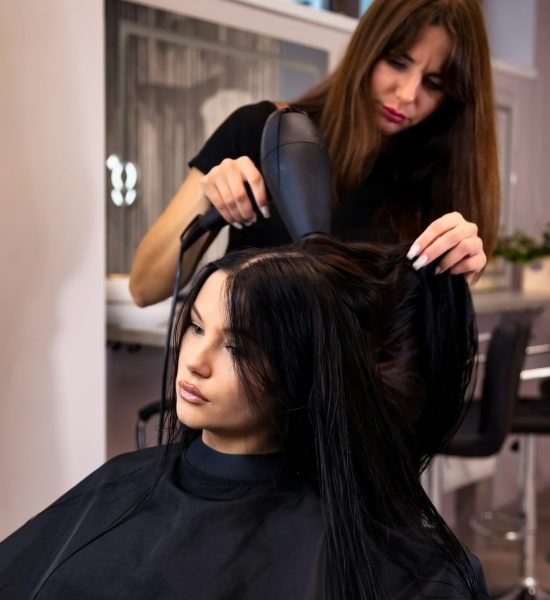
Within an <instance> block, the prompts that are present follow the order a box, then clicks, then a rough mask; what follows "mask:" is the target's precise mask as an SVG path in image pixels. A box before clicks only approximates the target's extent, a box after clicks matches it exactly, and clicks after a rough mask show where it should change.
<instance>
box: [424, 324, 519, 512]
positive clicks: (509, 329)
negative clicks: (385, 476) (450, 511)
mask: <svg viewBox="0 0 550 600" xmlns="http://www.w3.org/2000/svg"><path fill="white" fill-rule="evenodd" d="M529 333H530V326H529V325H528V324H526V323H522V322H513V321H509V322H508V321H506V322H503V323H501V324H499V325H497V326H496V327H495V329H494V330H493V333H492V335H491V340H490V342H489V347H488V350H487V355H486V361H485V374H484V378H483V387H482V392H481V398H480V399H479V400H476V401H474V402H472V403H471V404H470V405H469V406H468V409H467V411H466V413H465V415H464V418H463V421H462V423H461V425H460V427H459V429H458V431H457V432H456V433H455V435H454V436H453V438H452V439H451V440H450V442H449V443H448V445H447V446H446V447H445V449H444V450H443V451H442V452H441V454H443V455H445V456H455V457H462V458H485V457H489V456H493V455H495V454H497V453H498V452H499V450H500V449H501V447H502V445H503V444H504V441H505V439H506V436H507V435H508V433H509V431H510V428H511V426H512V416H513V414H514V409H515V403H516V398H517V394H518V386H519V380H520V373H521V369H522V365H523V361H524V357H525V349H526V348H527V343H528V340H529ZM427 491H428V494H429V496H430V498H431V500H432V503H433V504H434V506H435V507H436V508H437V509H438V510H441V503H442V496H443V464H442V461H441V460H438V459H436V460H435V461H434V462H433V463H432V465H431V466H430V468H429V471H428V474H427Z"/></svg>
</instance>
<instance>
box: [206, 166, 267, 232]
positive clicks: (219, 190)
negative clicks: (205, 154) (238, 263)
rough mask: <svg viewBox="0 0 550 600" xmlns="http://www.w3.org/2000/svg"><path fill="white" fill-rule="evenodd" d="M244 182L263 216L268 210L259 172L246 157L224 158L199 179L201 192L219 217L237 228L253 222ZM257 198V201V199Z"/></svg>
mask: <svg viewBox="0 0 550 600" xmlns="http://www.w3.org/2000/svg"><path fill="white" fill-rule="evenodd" d="M245 183H248V184H249V185H250V188H251V190H252V191H253V193H254V192H255V194H254V195H255V196H256V195H257V199H256V200H257V202H258V204H259V208H260V210H261V211H262V214H264V216H265V215H266V214H268V213H266V207H267V195H266V191H265V185H264V182H263V178H262V176H261V175H260V172H259V171H258V169H257V168H256V166H255V165H254V163H253V162H252V161H251V160H250V158H248V157H247V156H241V157H240V158H237V159H229V158H228V159H225V160H223V161H222V162H221V163H220V164H219V165H217V166H215V167H213V168H212V169H210V171H209V172H208V173H207V174H206V175H205V176H204V177H203V178H202V179H201V192H202V194H203V195H204V196H205V197H206V199H207V200H208V201H209V202H210V203H211V204H212V205H213V206H215V207H216V209H217V210H218V211H219V213H220V214H221V215H222V217H223V218H224V219H225V220H226V221H227V222H228V223H231V224H232V225H233V226H234V227H237V228H238V229H241V228H242V224H243V223H244V224H246V225H250V224H252V223H254V222H255V221H256V213H255V212H254V206H253V204H252V201H251V200H250V198H249V196H248V193H247V190H246V186H245ZM258 198H259V200H258Z"/></svg>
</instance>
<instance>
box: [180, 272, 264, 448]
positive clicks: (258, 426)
mask: <svg viewBox="0 0 550 600" xmlns="http://www.w3.org/2000/svg"><path fill="white" fill-rule="evenodd" d="M226 279H227V277H226V274H225V273H223V272H222V271H216V272H214V273H213V274H212V275H211V276H210V277H209V278H208V279H207V281H206V283H205V284H204V285H203V287H202V289H201V291H200V292H199V295H198V296H197V299H196V301H195V304H194V305H193V308H192V312H191V323H190V324H189V325H188V327H187V329H186V331H185V333H184V336H183V339H182V343H181V347H180V353H179V360H178V373H177V377H176V397H177V405H176V410H177V415H178V418H179V420H180V421H181V422H182V423H184V424H185V425H187V426H189V427H192V428H193V429H202V430H203V434H202V435H203V440H204V442H205V443H206V444H207V445H209V446H210V447H212V448H214V449H216V450H219V451H221V452H228V453H232V454H243V453H249V454H250V453H261V452H269V451H271V450H273V449H274V448H273V446H272V443H271V438H272V436H271V432H270V428H269V427H268V425H267V424H266V423H265V420H264V419H262V417H260V415H258V414H256V413H255V412H254V411H253V409H252V407H251V406H250V404H249V403H248V402H247V400H246V398H245V395H244V393H243V391H242V388H241V385H240V382H239V380H238V377H237V373H236V370H235V364H234V362H233V355H232V353H233V351H234V349H233V347H232V339H231V332H230V331H229V330H228V328H227V327H228V319H227V314H226V307H225V299H224V289H225V282H226Z"/></svg>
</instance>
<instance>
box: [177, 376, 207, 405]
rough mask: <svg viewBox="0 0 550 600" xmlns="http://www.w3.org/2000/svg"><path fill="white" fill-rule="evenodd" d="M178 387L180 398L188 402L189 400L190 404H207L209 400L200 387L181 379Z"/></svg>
mask: <svg viewBox="0 0 550 600" xmlns="http://www.w3.org/2000/svg"><path fill="white" fill-rule="evenodd" d="M178 387H179V395H180V398H182V399H183V400H185V401H186V402H189V403H190V404H205V403H206V402H208V400H207V399H206V398H205V397H204V396H203V395H202V394H201V392H200V390H199V388H198V387H196V386H194V385H192V384H190V383H187V381H180V382H179V385H178Z"/></svg>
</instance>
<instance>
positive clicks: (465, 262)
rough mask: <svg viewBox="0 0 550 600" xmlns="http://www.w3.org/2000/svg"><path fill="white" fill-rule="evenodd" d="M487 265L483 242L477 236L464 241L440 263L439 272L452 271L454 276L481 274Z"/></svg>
mask: <svg viewBox="0 0 550 600" xmlns="http://www.w3.org/2000/svg"><path fill="white" fill-rule="evenodd" d="M486 263H487V257H486V256H485V252H484V251H483V242H482V241H481V238H480V237H477V236H476V237H471V238H466V239H464V240H462V241H461V242H460V243H459V244H457V246H455V247H454V248H453V249H452V250H450V251H449V252H448V253H447V254H446V255H445V257H444V258H443V259H442V260H441V262H440V263H439V265H438V267H437V269H438V270H437V272H438V273H443V272H444V271H450V272H451V273H452V274H453V275H460V274H470V273H472V274H473V273H479V272H480V271H481V270H482V269H483V267H484V266H485V264H486Z"/></svg>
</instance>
